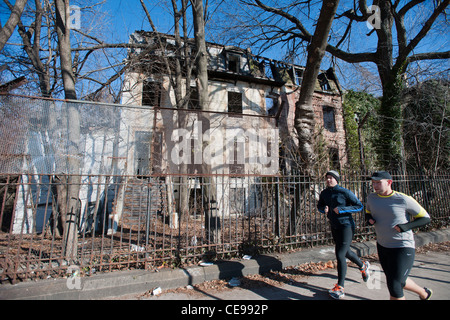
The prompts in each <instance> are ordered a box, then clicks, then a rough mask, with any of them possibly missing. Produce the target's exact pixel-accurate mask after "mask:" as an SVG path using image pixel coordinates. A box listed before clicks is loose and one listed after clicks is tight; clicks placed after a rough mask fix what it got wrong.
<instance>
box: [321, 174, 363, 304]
mask: <svg viewBox="0 0 450 320" xmlns="http://www.w3.org/2000/svg"><path fill="white" fill-rule="evenodd" d="M339 178H340V176H339V173H337V172H336V171H334V170H332V171H328V172H327V173H326V183H327V188H326V189H324V190H323V191H322V192H321V193H320V197H319V202H318V204H317V209H318V210H319V211H320V212H322V213H325V214H326V215H327V217H328V219H329V220H330V224H331V232H332V235H333V240H334V243H335V251H336V252H335V253H336V259H337V270H338V282H337V284H336V285H335V286H334V288H333V289H331V290H329V293H330V295H331V297H333V298H335V299H340V298H343V297H344V282H345V276H346V274H347V261H346V260H345V259H346V258H348V259H349V260H350V261H352V262H353V263H355V264H356V265H357V266H358V267H359V269H360V270H361V274H362V277H363V280H364V281H365V282H366V281H367V280H368V278H369V263H368V262H362V261H361V260H360V259H359V257H358V256H357V255H356V254H355V253H354V252H353V251H352V250H350V245H351V243H352V240H353V234H354V232H355V222H354V221H353V217H352V214H353V213H355V212H359V211H361V210H362V209H363V205H362V203H361V201H359V199H358V198H357V197H356V196H355V194H353V193H352V192H351V191H350V190H348V189H345V188H343V187H341V186H340V185H339V184H338V183H339Z"/></svg>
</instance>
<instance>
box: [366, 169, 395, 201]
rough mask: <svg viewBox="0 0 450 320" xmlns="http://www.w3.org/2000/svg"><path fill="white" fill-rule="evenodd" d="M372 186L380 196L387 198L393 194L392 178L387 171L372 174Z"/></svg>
mask: <svg viewBox="0 0 450 320" xmlns="http://www.w3.org/2000/svg"><path fill="white" fill-rule="evenodd" d="M371 179H372V186H373V189H374V190H375V192H376V193H377V194H379V195H380V196H387V195H390V194H391V193H392V176H391V175H390V174H389V172H386V171H375V172H374V173H373V174H372V177H371Z"/></svg>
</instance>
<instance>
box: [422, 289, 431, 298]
mask: <svg viewBox="0 0 450 320" xmlns="http://www.w3.org/2000/svg"><path fill="white" fill-rule="evenodd" d="M424 289H425V291H426V292H427V297H426V298H425V299H422V300H431V296H432V295H433V290H431V289H428V288H425V287H424Z"/></svg>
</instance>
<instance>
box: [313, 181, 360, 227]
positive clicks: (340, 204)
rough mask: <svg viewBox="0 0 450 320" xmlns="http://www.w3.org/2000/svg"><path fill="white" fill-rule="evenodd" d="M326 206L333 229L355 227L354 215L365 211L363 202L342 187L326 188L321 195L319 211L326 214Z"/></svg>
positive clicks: (318, 205) (318, 204)
mask: <svg viewBox="0 0 450 320" xmlns="http://www.w3.org/2000/svg"><path fill="white" fill-rule="evenodd" d="M326 206H328V214H327V217H328V219H329V220H330V223H331V226H332V227H333V228H341V227H344V226H347V225H350V226H354V222H353V218H352V213H354V212H359V211H361V210H362V209H363V205H362V203H361V201H359V199H358V198H357V197H356V196H355V194H354V193H353V192H351V191H350V190H348V189H345V188H343V187H341V186H340V185H336V186H334V187H332V188H326V189H324V190H323V191H322V192H321V193H320V197H319V202H318V203H317V209H318V210H319V211H320V212H322V213H325V207H326ZM334 208H338V209H339V214H336V212H334Z"/></svg>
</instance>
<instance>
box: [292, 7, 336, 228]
mask: <svg viewBox="0 0 450 320" xmlns="http://www.w3.org/2000/svg"><path fill="white" fill-rule="evenodd" d="M338 4H339V0H325V1H323V4H322V8H321V10H320V16H319V20H318V21H317V26H316V30H315V32H314V35H313V37H312V39H311V43H310V45H309V49H308V60H307V62H306V68H305V71H304V73H303V80H302V84H301V91H300V97H299V100H298V101H297V103H296V104H295V120H294V126H295V130H296V131H297V135H298V139H299V141H298V142H299V149H300V150H299V151H300V152H299V153H300V157H301V159H300V165H302V167H301V168H299V169H300V172H302V173H303V174H305V175H306V176H307V177H305V179H307V180H308V181H310V180H311V179H313V178H314V177H315V173H314V170H313V165H314V162H315V150H314V130H315V117H314V107H313V105H312V102H313V95H314V89H315V86H316V82H317V76H318V75H319V70H320V64H321V62H322V58H323V56H324V55H325V49H326V47H327V38H328V34H329V32H330V29H331V25H332V23H333V19H334V14H335V13H336V10H337V7H338ZM300 179H303V178H301V177H299V181H300ZM306 189H307V188H302V191H304V190H306ZM301 193H302V192H301V191H300V184H299V185H298V188H297V189H296V192H295V194H294V199H293V200H292V201H293V203H292V208H293V210H291V212H290V228H289V229H288V233H289V234H293V233H294V232H295V230H296V221H297V207H298V205H299V204H300V203H301Z"/></svg>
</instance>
